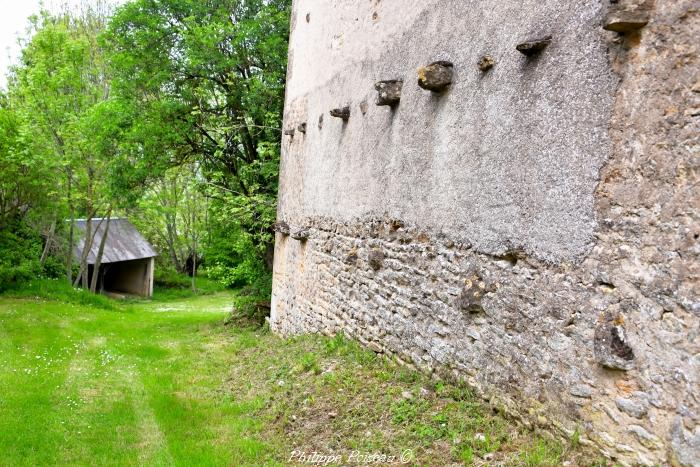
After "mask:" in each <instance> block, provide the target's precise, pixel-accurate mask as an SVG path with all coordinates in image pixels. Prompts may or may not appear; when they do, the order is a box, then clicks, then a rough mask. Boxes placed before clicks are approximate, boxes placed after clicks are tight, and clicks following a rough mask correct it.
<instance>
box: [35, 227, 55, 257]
mask: <svg viewBox="0 0 700 467" xmlns="http://www.w3.org/2000/svg"><path fill="white" fill-rule="evenodd" d="M55 231H56V219H54V220H53V222H52V223H51V227H49V232H48V233H47V234H46V244H45V245H44V251H43V252H42V253H41V259H40V260H39V263H40V264H41V265H42V266H43V265H44V262H45V261H46V258H47V257H48V256H49V251H50V250H51V244H52V243H53V234H54V232H55Z"/></svg>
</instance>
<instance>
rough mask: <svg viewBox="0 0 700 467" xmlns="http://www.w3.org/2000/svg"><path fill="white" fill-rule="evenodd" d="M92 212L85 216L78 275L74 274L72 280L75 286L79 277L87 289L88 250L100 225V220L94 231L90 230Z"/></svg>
mask: <svg viewBox="0 0 700 467" xmlns="http://www.w3.org/2000/svg"><path fill="white" fill-rule="evenodd" d="M93 214H94V213H90V216H89V217H88V218H87V220H86V221H85V242H83V252H82V254H81V255H80V270H79V271H78V275H77V276H75V281H74V282H73V287H77V286H78V284H80V282H81V279H82V282H83V286H84V287H83V288H85V289H87V288H88V286H89V284H88V283H87V276H88V271H89V268H88V262H87V259H88V256H89V254H90V250H92V243H93V241H94V240H95V235H96V234H97V231H98V230H99V228H100V226H101V225H102V221H103V220H100V222H99V223H98V224H97V227H96V228H95V232H94V233H93V232H92V216H93Z"/></svg>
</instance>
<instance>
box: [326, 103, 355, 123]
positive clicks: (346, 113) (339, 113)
mask: <svg viewBox="0 0 700 467" xmlns="http://www.w3.org/2000/svg"><path fill="white" fill-rule="evenodd" d="M330 114H331V117H336V118H342V119H343V121H345V122H346V121H348V119H349V118H350V107H349V106H345V107H341V108H338V109H333V110H331V111H330Z"/></svg>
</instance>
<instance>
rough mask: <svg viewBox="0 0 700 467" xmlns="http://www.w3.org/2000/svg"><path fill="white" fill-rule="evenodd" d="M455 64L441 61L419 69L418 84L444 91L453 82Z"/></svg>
mask: <svg viewBox="0 0 700 467" xmlns="http://www.w3.org/2000/svg"><path fill="white" fill-rule="evenodd" d="M453 74H454V65H452V63H450V62H446V61H439V62H433V63H431V64H430V65H427V66H424V67H421V68H419V69H418V86H420V87H421V88H423V89H427V90H428V91H433V92H442V91H444V90H445V89H446V88H447V87H448V86H449V85H450V84H452V75H453Z"/></svg>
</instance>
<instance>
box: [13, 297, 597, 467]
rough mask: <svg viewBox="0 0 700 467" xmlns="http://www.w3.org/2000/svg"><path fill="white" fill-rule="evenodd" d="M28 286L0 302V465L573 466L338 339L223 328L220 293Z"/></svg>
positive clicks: (466, 397)
mask: <svg viewBox="0 0 700 467" xmlns="http://www.w3.org/2000/svg"><path fill="white" fill-rule="evenodd" d="M36 292H37V293H36V294H35V295H32V294H29V293H27V294H25V295H23V296H21V297H20V296H15V297H8V296H0V414H1V416H0V465H3V466H4V465H7V466H19V465H149V466H150V465H182V466H196V465H202V466H209V465H212V466H218V465H223V466H227V465H284V464H287V463H288V462H287V461H288V459H289V456H290V455H291V453H292V451H293V450H294V449H297V450H300V451H305V452H308V453H311V452H313V451H318V452H322V453H328V454H332V453H337V454H340V455H344V456H349V455H350V453H351V452H352V451H354V450H359V451H361V452H366V453H377V452H380V453H384V454H386V455H388V456H392V455H399V454H400V453H401V452H402V451H404V450H406V449H410V450H411V452H412V453H413V455H414V456H415V462H416V463H418V464H421V465H446V464H449V463H454V462H464V463H466V464H468V465H471V464H472V463H473V464H474V465H483V464H484V460H483V459H484V458H485V457H486V458H488V459H491V460H489V462H493V463H498V462H501V463H505V465H559V464H560V463H561V462H562V461H563V460H565V459H576V460H575V461H574V465H585V463H584V462H583V461H582V459H587V457H585V456H584V454H583V453H582V452H581V451H580V448H578V449H573V448H571V447H570V446H567V445H564V444H561V443H557V442H555V441H551V440H548V439H546V438H544V437H540V436H539V435H537V434H535V433H532V432H526V431H522V430H521V429H519V428H517V427H516V426H514V425H513V424H512V423H510V422H508V421H507V420H505V419H503V418H501V417H500V416H498V415H496V414H495V413H494V412H493V411H492V410H491V409H490V408H488V407H486V406H485V405H484V404H483V403H481V402H480V401H479V400H477V399H476V398H475V397H474V396H473V395H472V393H471V391H469V389H468V388H465V387H460V386H458V385H452V384H448V383H443V382H437V381H434V380H431V379H429V378H427V377H425V376H423V375H421V374H418V373H416V372H413V371H411V370H409V369H406V368H404V367H401V366H397V365H395V364H392V363H391V362H387V361H385V360H384V359H380V358H377V357H376V356H375V355H374V354H373V353H371V352H369V351H367V350H365V349H363V348H361V347H359V346H358V345H357V344H355V343H354V342H351V341H348V340H347V339H344V338H342V337H336V338H324V337H320V336H305V337H300V338H295V339H288V340H283V339H280V338H278V337H276V336H274V335H272V334H271V333H269V332H267V331H265V330H264V329H259V328H258V329H256V328H251V327H237V326H235V325H228V326H224V325H223V324H222V323H223V322H224V318H225V316H226V315H227V313H228V311H229V310H230V306H231V303H232V300H233V294H232V293H231V292H219V293H212V294H208V295H199V296H192V297H189V298H186V299H180V300H174V299H172V298H169V299H168V300H162V299H159V297H157V296H156V297H155V300H153V301H150V302H149V301H141V302H128V303H123V302H113V301H108V302H106V303H105V302H104V301H103V300H106V299H104V297H92V298H83V296H82V295H74V294H72V293H70V292H69V291H68V292H65V297H64V298H66V300H67V301H57V300H53V299H46V298H35V297H45V296H46V294H44V295H42V294H40V293H39V292H41V291H40V290H39V291H36ZM44 292H46V291H44ZM52 293H53V294H54V296H55V294H56V293H57V292H55V291H54V292H52ZM75 294H80V293H79V292H75ZM48 295H51V293H49V294H48ZM92 300H95V301H94V302H93V301H92ZM107 305H109V306H107Z"/></svg>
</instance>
